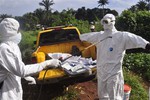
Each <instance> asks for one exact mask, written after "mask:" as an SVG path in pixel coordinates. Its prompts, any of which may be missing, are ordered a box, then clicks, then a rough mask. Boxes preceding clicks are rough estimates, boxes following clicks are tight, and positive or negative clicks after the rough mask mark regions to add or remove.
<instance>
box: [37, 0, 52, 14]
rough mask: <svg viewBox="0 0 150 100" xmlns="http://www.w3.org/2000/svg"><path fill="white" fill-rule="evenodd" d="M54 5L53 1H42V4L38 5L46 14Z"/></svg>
mask: <svg viewBox="0 0 150 100" xmlns="http://www.w3.org/2000/svg"><path fill="white" fill-rule="evenodd" d="M53 4H54V2H53V0H42V2H40V3H39V5H40V6H44V7H45V10H46V12H49V11H51V10H52V8H51V6H52V5H53Z"/></svg>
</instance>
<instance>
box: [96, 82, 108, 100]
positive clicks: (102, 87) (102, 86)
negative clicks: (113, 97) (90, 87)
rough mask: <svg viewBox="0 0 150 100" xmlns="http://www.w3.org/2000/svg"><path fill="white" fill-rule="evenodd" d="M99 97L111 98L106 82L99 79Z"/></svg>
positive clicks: (101, 99) (101, 98)
mask: <svg viewBox="0 0 150 100" xmlns="http://www.w3.org/2000/svg"><path fill="white" fill-rule="evenodd" d="M98 97H99V100H110V99H109V96H108V92H107V84H106V82H103V81H101V80H100V79H99V80H98Z"/></svg>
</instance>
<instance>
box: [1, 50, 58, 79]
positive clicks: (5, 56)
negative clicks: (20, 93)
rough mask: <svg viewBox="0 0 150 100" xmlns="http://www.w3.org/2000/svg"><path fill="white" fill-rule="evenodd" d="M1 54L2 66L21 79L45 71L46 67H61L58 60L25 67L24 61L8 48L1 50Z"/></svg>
mask: <svg viewBox="0 0 150 100" xmlns="http://www.w3.org/2000/svg"><path fill="white" fill-rule="evenodd" d="M0 53H1V54H0V57H1V59H2V60H1V61H0V64H1V65H3V67H4V68H5V69H6V70H7V71H9V72H10V73H13V74H15V75H17V76H20V77H26V76H30V75H33V74H35V73H38V72H40V71H41V70H43V69H45V68H46V67H51V68H52V67H57V66H59V65H60V61H59V60H56V59H52V60H47V61H44V62H41V63H38V64H30V65H25V64H24V63H23V61H22V60H21V59H19V58H18V57H17V55H16V54H15V53H13V51H11V49H9V48H7V47H4V48H1V52H0Z"/></svg>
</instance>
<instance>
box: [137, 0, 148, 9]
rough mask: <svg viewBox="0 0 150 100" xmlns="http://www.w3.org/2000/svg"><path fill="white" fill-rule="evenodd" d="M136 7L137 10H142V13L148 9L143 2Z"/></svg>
mask: <svg viewBox="0 0 150 100" xmlns="http://www.w3.org/2000/svg"><path fill="white" fill-rule="evenodd" d="M136 6H137V7H138V10H142V11H144V10H147V9H148V7H147V3H146V2H145V1H143V0H142V1H139V2H138V3H137V4H136Z"/></svg>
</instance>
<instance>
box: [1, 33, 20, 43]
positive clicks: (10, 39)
mask: <svg viewBox="0 0 150 100" xmlns="http://www.w3.org/2000/svg"><path fill="white" fill-rule="evenodd" d="M21 39H22V36H21V33H17V34H16V35H14V36H11V37H1V38H0V41H1V42H5V41H12V42H14V43H16V44H19V43H20V41H21Z"/></svg>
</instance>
